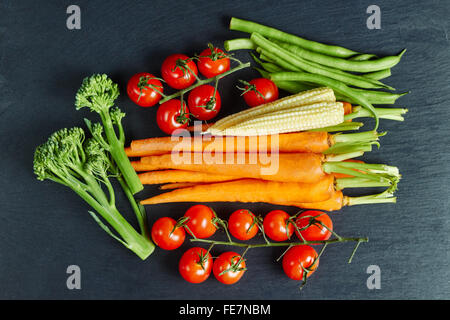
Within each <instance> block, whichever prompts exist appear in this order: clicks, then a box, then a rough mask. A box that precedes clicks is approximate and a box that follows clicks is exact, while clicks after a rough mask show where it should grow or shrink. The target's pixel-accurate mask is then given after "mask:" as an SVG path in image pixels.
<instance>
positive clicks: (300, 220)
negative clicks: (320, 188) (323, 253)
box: [295, 210, 333, 241]
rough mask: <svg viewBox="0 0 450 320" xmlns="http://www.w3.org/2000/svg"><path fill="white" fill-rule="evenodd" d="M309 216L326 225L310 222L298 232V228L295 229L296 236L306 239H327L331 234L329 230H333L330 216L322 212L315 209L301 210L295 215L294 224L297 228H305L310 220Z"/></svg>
mask: <svg viewBox="0 0 450 320" xmlns="http://www.w3.org/2000/svg"><path fill="white" fill-rule="evenodd" d="M310 217H314V220H317V221H320V222H321V223H323V224H324V225H325V226H326V227H324V226H322V225H320V224H318V223H317V224H311V225H310V226H309V227H307V228H306V229H304V230H301V231H300V232H298V230H295V233H296V234H297V237H298V238H299V239H300V240H303V239H305V240H306V241H315V240H318V241H322V240H328V239H329V238H330V236H331V231H330V230H333V223H332V222H331V219H330V216H328V215H327V214H326V213H324V212H321V211H315V210H307V211H304V212H302V213H301V214H300V215H299V216H298V217H297V219H295V224H296V225H297V227H298V229H301V228H305V227H306V226H307V225H308V224H309V222H310ZM327 228H328V229H329V230H328V229H327ZM302 237H303V238H302Z"/></svg>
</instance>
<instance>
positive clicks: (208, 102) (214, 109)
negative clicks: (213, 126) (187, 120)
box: [188, 84, 221, 120]
mask: <svg viewBox="0 0 450 320" xmlns="http://www.w3.org/2000/svg"><path fill="white" fill-rule="evenodd" d="M214 90H215V89H214V87H213V86H210V85H208V84H204V85H201V86H198V87H197V88H195V89H192V90H191V92H190V93H189V97H188V107H189V111H190V112H191V114H192V115H193V116H194V117H196V118H197V119H199V120H210V119H212V118H214V117H215V116H216V115H217V113H218V112H219V110H220V105H221V100H220V95H219V91H216V94H215V95H214Z"/></svg>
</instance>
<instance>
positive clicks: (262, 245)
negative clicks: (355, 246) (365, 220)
mask: <svg viewBox="0 0 450 320" xmlns="http://www.w3.org/2000/svg"><path fill="white" fill-rule="evenodd" d="M190 241H191V242H203V243H210V244H212V243H214V245H223V246H234V247H248V248H249V249H254V248H267V247H287V246H298V245H305V244H306V245H310V244H332V243H339V242H351V241H356V242H358V241H361V242H368V241H369V239H368V238H356V237H355V238H336V239H331V240H314V241H301V242H270V243H258V244H247V243H240V242H234V241H216V240H208V239H190Z"/></svg>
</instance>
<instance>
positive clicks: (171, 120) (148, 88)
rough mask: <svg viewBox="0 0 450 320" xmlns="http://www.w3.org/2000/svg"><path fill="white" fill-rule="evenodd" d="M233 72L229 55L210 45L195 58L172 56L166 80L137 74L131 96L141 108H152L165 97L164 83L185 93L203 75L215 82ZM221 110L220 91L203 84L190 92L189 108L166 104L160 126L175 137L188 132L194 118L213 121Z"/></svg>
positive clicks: (164, 66)
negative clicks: (191, 118) (216, 77)
mask: <svg viewBox="0 0 450 320" xmlns="http://www.w3.org/2000/svg"><path fill="white" fill-rule="evenodd" d="M229 69H230V59H229V58H228V55H227V54H225V53H224V52H223V51H222V50H221V49H219V48H215V47H213V46H212V45H209V47H208V48H207V49H205V50H203V51H202V52H201V53H200V55H198V56H196V57H195V58H190V57H188V56H187V55H184V54H180V53H176V54H172V55H170V56H168V57H167V58H166V59H165V60H164V61H163V63H162V65H161V77H162V79H160V78H157V77H155V76H154V75H153V74H150V73H145V72H142V73H137V74H135V75H134V76H133V77H132V78H131V79H130V80H129V81H128V85H127V93H128V96H129V97H130V99H131V100H132V101H133V102H134V103H136V104H137V105H139V106H141V107H152V106H154V105H156V104H157V103H158V102H159V101H160V100H161V98H162V97H163V95H164V93H163V85H162V82H161V81H164V82H165V83H167V85H169V86H170V87H171V88H173V89H176V90H183V89H186V88H188V87H190V86H192V85H193V84H194V83H195V82H196V81H197V80H199V78H198V75H199V73H200V74H202V75H203V76H204V77H206V78H212V77H215V76H218V75H220V74H222V73H224V72H226V71H228V70H229ZM220 107H221V99H220V94H219V92H218V90H217V87H214V86H211V85H208V84H203V85H200V86H197V87H196V88H194V89H192V90H191V91H190V92H189V96H188V98H187V105H186V103H184V101H183V103H182V102H181V101H180V100H178V99H172V100H169V101H166V102H164V103H162V104H161V105H160V106H159V107H158V111H157V115H156V118H157V121H156V122H157V124H158V126H159V128H160V129H161V130H162V131H164V132H165V133H167V134H172V133H173V132H174V131H175V130H176V129H184V128H186V127H187V126H188V123H189V117H190V116H191V115H192V116H193V117H195V118H196V119H198V120H210V119H212V118H214V117H215V116H216V115H217V114H218V112H219V110H220Z"/></svg>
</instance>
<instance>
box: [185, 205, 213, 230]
mask: <svg viewBox="0 0 450 320" xmlns="http://www.w3.org/2000/svg"><path fill="white" fill-rule="evenodd" d="M184 216H185V217H187V218H189V219H188V220H187V222H186V231H187V232H188V233H189V234H190V235H192V234H193V235H194V236H195V237H196V238H199V239H205V238H209V237H211V236H212V235H213V234H214V233H215V232H216V230H217V228H216V226H215V225H214V218H215V217H216V215H215V214H214V211H213V210H212V209H211V208H210V207H207V206H205V205H202V204H197V205H195V206H192V207H190V208H189V209H188V211H186V213H185V214H184Z"/></svg>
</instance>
